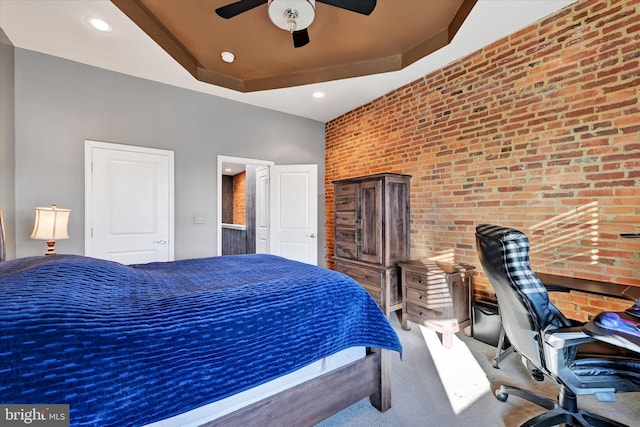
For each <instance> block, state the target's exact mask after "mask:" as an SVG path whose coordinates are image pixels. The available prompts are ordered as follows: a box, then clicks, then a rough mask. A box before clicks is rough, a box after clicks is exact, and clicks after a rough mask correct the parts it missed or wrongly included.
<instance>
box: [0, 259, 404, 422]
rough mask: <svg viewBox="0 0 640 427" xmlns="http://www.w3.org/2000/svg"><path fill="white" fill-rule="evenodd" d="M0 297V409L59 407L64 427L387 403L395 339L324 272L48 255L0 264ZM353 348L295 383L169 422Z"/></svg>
mask: <svg viewBox="0 0 640 427" xmlns="http://www.w3.org/2000/svg"><path fill="white" fill-rule="evenodd" d="M0 292H2V295H3V303H2V304H1V305H0V403H3V404H9V403H34V402H38V403H49V404H55V403H63V404H69V405H70V419H71V425H72V426H76V425H77V426H80V425H82V426H89V425H96V426H116V425H117V426H123V425H127V426H145V425H152V426H156V425H157V426H175V425H207V426H215V425H225V426H229V425H242V426H247V425H296V426H301V425H313V424H316V423H317V422H319V421H321V420H323V419H325V418H326V417H328V416H330V415H332V414H333V413H335V412H338V411H340V410H342V409H344V408H345V407H347V406H349V405H351V404H352V403H355V402H357V401H359V400H361V399H363V398H366V397H367V396H369V398H370V400H371V402H372V404H373V405H374V406H375V407H376V408H378V409H379V410H381V411H384V410H386V409H388V408H389V407H390V403H391V400H390V378H389V358H390V357H391V356H393V352H398V353H400V352H401V345H400V342H399V340H398V337H397V336H396V334H395V332H394V331H393V328H391V326H390V325H389V323H388V322H387V320H386V318H385V317H384V315H383V314H382V312H381V311H380V310H379V309H378V307H377V305H376V304H375V302H374V301H373V299H371V298H370V297H369V295H368V293H367V292H366V291H365V290H364V289H363V288H362V287H361V286H360V285H358V284H357V283H356V282H354V281H353V280H352V279H350V278H349V277H348V276H346V275H343V274H341V273H338V272H335V271H331V270H327V269H324V268H320V267H316V266H311V265H308V264H303V263H299V262H295V261H291V260H287V259H284V258H280V257H277V256H273V255H233V256H220V257H213V258H203V259H191V260H181V261H173V262H168V263H150V264H141V265H133V266H125V265H122V264H118V263H115V262H111V261H105V260H98V259H94V258H88V257H82V256H77V255H53V256H41V257H28V258H21V259H15V260H10V261H5V262H2V263H0ZM358 348H361V349H363V354H362V357H360V356H358V357H356V358H354V357H353V356H349V357H351V358H350V359H348V361H347V363H346V364H338V365H337V367H335V369H333V368H332V369H326V370H321V372H319V373H321V375H320V376H317V377H314V378H313V379H309V380H308V379H307V378H305V377H304V376H303V377H301V378H302V380H301V381H298V384H297V385H295V386H294V387H289V386H288V385H287V386H286V388H284V389H283V390H278V389H276V392H275V393H271V394H268V395H267V396H266V397H264V398H256V397H255V396H254V398H253V400H252V401H251V403H250V404H249V405H247V406H244V407H241V408H239V409H234V410H233V411H229V410H227V411H226V412H220V411H219V410H218V409H212V410H211V411H213V413H211V414H208V415H207V417H205V418H202V417H200V416H198V417H196V418H194V419H190V420H189V421H181V420H182V418H180V417H181V414H189V413H192V412H197V411H200V412H201V413H202V408H207V407H209V406H210V405H215V404H216V403H218V402H222V401H226V400H229V399H233V398H234V397H235V396H239V395H242V394H243V393H244V394H246V393H250V392H251V391H252V390H256V389H258V388H259V387H265V386H266V385H269V384H271V383H272V382H274V381H278V379H281V378H286V377H287V376H290V375H294V374H296V373H298V372H300V371H301V370H304V369H309V368H311V367H313V366H317V365H318V364H320V365H322V364H326V363H328V362H327V360H329V359H328V358H330V357H336V355H341V354H344V353H349V352H350V351H351V353H353V350H354V349H358ZM397 357H398V356H397ZM280 388H282V387H280ZM213 408H215V406H213ZM205 412H206V409H205ZM221 414H224V415H221ZM163 420H164V421H163ZM167 420H168V421H167ZM194 420H195V421H194ZM163 422H164V424H163Z"/></svg>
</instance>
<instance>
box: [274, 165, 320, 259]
mask: <svg viewBox="0 0 640 427" xmlns="http://www.w3.org/2000/svg"><path fill="white" fill-rule="evenodd" d="M269 188H270V190H269V191H270V209H269V210H270V217H271V223H270V225H271V227H270V242H269V247H270V251H269V252H270V253H272V254H274V255H280V256H282V257H285V258H290V259H293V260H296V261H302V262H306V263H308V264H314V265H317V264H318V239H317V235H318V165H274V166H271V168H270V186H269Z"/></svg>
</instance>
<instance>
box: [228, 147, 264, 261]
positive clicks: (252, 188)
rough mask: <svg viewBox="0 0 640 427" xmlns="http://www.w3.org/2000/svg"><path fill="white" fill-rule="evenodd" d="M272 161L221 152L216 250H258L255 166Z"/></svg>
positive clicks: (230, 252)
mask: <svg viewBox="0 0 640 427" xmlns="http://www.w3.org/2000/svg"><path fill="white" fill-rule="evenodd" d="M273 164H274V162H272V161H269V160H257V159H247V158H241V157H230V156H218V189H217V199H218V203H217V204H218V214H217V230H218V233H217V234H218V239H217V254H219V255H236V254H243V253H255V252H256V197H257V188H256V170H257V169H258V168H259V167H262V168H264V167H269V166H272V165H273Z"/></svg>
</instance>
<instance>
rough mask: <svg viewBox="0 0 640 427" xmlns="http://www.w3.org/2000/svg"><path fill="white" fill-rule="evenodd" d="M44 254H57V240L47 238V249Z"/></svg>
mask: <svg viewBox="0 0 640 427" xmlns="http://www.w3.org/2000/svg"><path fill="white" fill-rule="evenodd" d="M44 254H45V255H55V254H56V241H55V240H47V251H46V252H45V253H44Z"/></svg>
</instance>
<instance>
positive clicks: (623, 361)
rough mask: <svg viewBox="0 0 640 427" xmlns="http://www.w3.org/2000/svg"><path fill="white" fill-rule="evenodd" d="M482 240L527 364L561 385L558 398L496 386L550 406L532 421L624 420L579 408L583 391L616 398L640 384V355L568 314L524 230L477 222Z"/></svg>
mask: <svg viewBox="0 0 640 427" xmlns="http://www.w3.org/2000/svg"><path fill="white" fill-rule="evenodd" d="M476 244H477V250H478V257H479V258H480V263H481V264H482V268H483V269H484V271H485V273H486V275H487V277H488V278H489V281H490V282H491V285H492V286H493V289H494V291H495V293H496V297H497V299H498V304H499V305H500V317H501V319H502V325H503V327H504V329H505V332H506V335H507V337H508V338H509V341H510V342H511V344H512V346H513V347H514V348H515V351H516V352H517V353H518V354H520V355H521V356H522V357H523V358H524V359H525V360H526V361H527V362H528V364H530V365H532V366H533V367H534V368H536V369H538V370H540V371H541V372H542V373H544V374H545V375H547V376H549V377H551V378H553V379H555V380H556V381H557V382H558V383H559V384H560V393H559V402H556V401H554V400H552V399H549V398H547V397H545V396H541V395H538V394H536V393H534V392H531V391H529V390H523V389H520V388H517V387H511V386H507V385H502V386H501V387H500V388H499V389H498V390H497V391H496V398H497V399H498V400H501V401H506V400H507V398H508V396H509V395H510V394H513V395H515V396H518V397H521V398H523V399H526V400H529V401H530V402H533V403H535V404H537V405H540V406H542V407H543V408H545V409H547V410H548V411H547V412H544V413H542V414H540V415H537V416H536V417H534V418H532V419H530V420H528V421H527V422H526V423H525V424H523V425H526V426H551V425H557V424H561V423H566V424H570V425H574V426H578V425H580V426H591V425H618V426H619V425H620V424H619V423H616V422H615V421H612V420H609V419H606V418H604V417H602V416H600V415H596V414H591V413H588V412H586V411H584V410H581V409H579V408H578V406H577V395H586V394H595V396H596V397H597V398H598V399H599V400H607V401H612V400H615V399H614V396H613V393H616V392H629V391H634V392H636V391H640V354H637V353H633V352H630V351H627V350H626V349H623V348H620V347H617V346H613V345H609V344H606V343H604V342H600V341H596V340H595V338H593V337H591V336H589V335H587V334H586V333H585V332H583V331H582V326H577V327H576V326H575V325H574V324H573V323H572V322H571V321H570V320H569V319H567V318H566V317H564V316H563V315H562V313H561V312H560V311H559V310H558V309H557V308H556V307H555V306H554V305H553V304H552V303H551V302H550V301H549V295H548V294H547V289H546V288H545V286H544V285H543V284H542V282H541V281H540V279H539V278H538V276H536V274H535V273H534V272H533V271H532V270H531V268H530V266H529V240H528V239H527V236H526V235H524V234H523V233H522V232H520V231H518V230H515V229H511V228H505V227H500V226H496V225H489V224H482V225H478V226H477V227H476Z"/></svg>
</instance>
